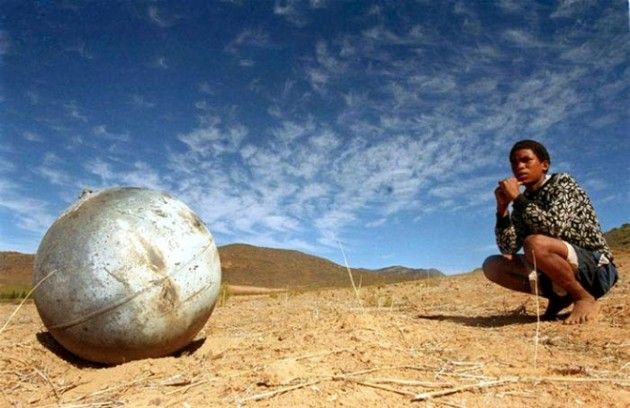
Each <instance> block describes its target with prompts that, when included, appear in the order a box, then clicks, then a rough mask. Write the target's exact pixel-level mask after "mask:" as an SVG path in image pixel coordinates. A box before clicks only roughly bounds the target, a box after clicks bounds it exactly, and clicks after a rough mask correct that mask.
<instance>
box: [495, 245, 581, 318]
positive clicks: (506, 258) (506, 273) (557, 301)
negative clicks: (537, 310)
mask: <svg viewBox="0 0 630 408" xmlns="http://www.w3.org/2000/svg"><path fill="white" fill-rule="evenodd" d="M532 270H533V268H532V266H531V265H529V264H528V262H527V260H526V259H525V258H524V257H523V256H522V255H493V256H490V257H488V258H487V259H486V260H485V262H484V263H483V273H484V275H485V276H486V278H488V279H489V280H491V281H492V282H494V283H496V284H498V285H501V286H503V287H504V288H508V289H512V290H515V291H517V292H522V293H528V294H531V293H532V288H531V284H530V282H529V274H530V273H531V272H532ZM547 292H548V293H543V291H540V292H539V295H540V296H544V297H546V298H547V299H548V301H549V303H548V304H547V309H546V310H545V314H544V315H543V317H542V318H543V320H553V319H555V317H556V316H557V314H558V313H559V312H560V311H561V310H563V309H564V308H566V307H568V306H570V305H571V303H572V300H571V297H570V296H556V295H554V294H553V293H552V290H551V288H549V290H548V291H547Z"/></svg>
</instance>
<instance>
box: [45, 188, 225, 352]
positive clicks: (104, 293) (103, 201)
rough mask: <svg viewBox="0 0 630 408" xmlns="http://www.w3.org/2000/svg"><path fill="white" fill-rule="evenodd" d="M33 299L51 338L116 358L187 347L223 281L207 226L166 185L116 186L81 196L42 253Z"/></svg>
mask: <svg viewBox="0 0 630 408" xmlns="http://www.w3.org/2000/svg"><path fill="white" fill-rule="evenodd" d="M42 279H45V281H44V282H43V283H42V284H41V285H40V286H39V288H38V289H37V290H36V291H35V295H34V297H35V304H36V306H37V310H38V312H39V314H40V316H41V318H42V321H43V322H44V324H45V325H46V327H47V328H48V330H49V331H50V333H51V334H52V335H53V337H54V338H55V339H56V340H57V341H58V342H59V343H60V344H61V345H63V346H64V347H65V348H66V349H68V350H69V351H70V352H72V353H74V354H76V355H78V356H80V357H82V358H85V359H87V360H91V361H95V362H100V363H107V364H117V363H122V362H125V361H130V360H136V359H141V358H147V357H159V356H164V355H167V354H170V353H173V352H175V351H177V350H179V349H181V348H182V347H184V346H186V345H187V344H188V343H189V342H190V341H191V340H192V339H193V338H194V336H195V335H196V334H197V333H198V332H199V330H200V329H201V328H202V327H203V325H204V324H205V323H206V321H207V320H208V318H209V317H210V314H211V313H212V310H213V308H214V305H215V303H216V300H217V298H218V294H219V289H220V286H221V265H220V261H219V254H218V251H217V248H216V245H215V243H214V240H213V238H212V235H211V234H210V233H209V232H208V230H207V228H206V227H205V225H204V224H203V223H202V222H201V220H200V219H199V217H197V215H195V214H194V213H193V212H192V211H191V210H190V209H189V208H188V207H187V206H186V205H185V204H184V203H182V202H181V201H178V200H176V199H174V198H172V197H171V196H170V195H168V194H166V193H161V192H158V191H153V190H148V189H140V188H113V189H109V190H104V191H101V192H98V193H95V194H91V195H87V196H85V197H82V199H80V200H79V201H78V202H77V203H75V204H74V205H73V206H72V207H70V208H69V209H68V210H67V211H66V212H65V213H63V214H62V215H61V216H60V217H59V218H58V219H57V220H56V221H55V222H54V223H53V225H52V226H51V227H50V229H49V230H48V232H47V233H46V235H45V236H44V238H43V239H42V242H41V243H40V246H39V248H38V250H37V255H36V257H35V265H34V270H33V283H34V284H36V283H37V282H39V281H40V280H42Z"/></svg>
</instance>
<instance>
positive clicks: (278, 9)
mask: <svg viewBox="0 0 630 408" xmlns="http://www.w3.org/2000/svg"><path fill="white" fill-rule="evenodd" d="M273 13H274V14H276V15H279V16H282V17H284V18H285V19H286V20H287V21H288V22H289V23H291V24H292V25H294V26H296V27H304V26H305V25H306V24H307V20H306V18H305V17H304V12H303V11H302V2H301V1H300V0H276V1H275V3H274V6H273Z"/></svg>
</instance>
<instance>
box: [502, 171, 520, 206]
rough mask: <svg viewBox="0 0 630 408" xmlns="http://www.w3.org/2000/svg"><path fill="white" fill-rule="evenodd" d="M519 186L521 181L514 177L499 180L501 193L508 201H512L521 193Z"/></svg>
mask: <svg viewBox="0 0 630 408" xmlns="http://www.w3.org/2000/svg"><path fill="white" fill-rule="evenodd" d="M520 186H521V183H520V182H519V181H518V180H517V179H516V177H508V178H506V179H503V180H500V181H499V189H501V191H502V192H503V194H504V195H505V196H506V198H507V199H508V200H509V201H508V203H511V202H512V201H514V199H515V198H516V197H518V196H519V194H521V190H520Z"/></svg>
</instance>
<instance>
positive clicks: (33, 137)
mask: <svg viewBox="0 0 630 408" xmlns="http://www.w3.org/2000/svg"><path fill="white" fill-rule="evenodd" d="M22 136H23V137H24V139H26V140H28V141H29V142H39V143H41V142H43V141H44V139H43V138H42V137H41V136H40V135H38V134H37V133H35V132H30V131H24V132H22Z"/></svg>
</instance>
